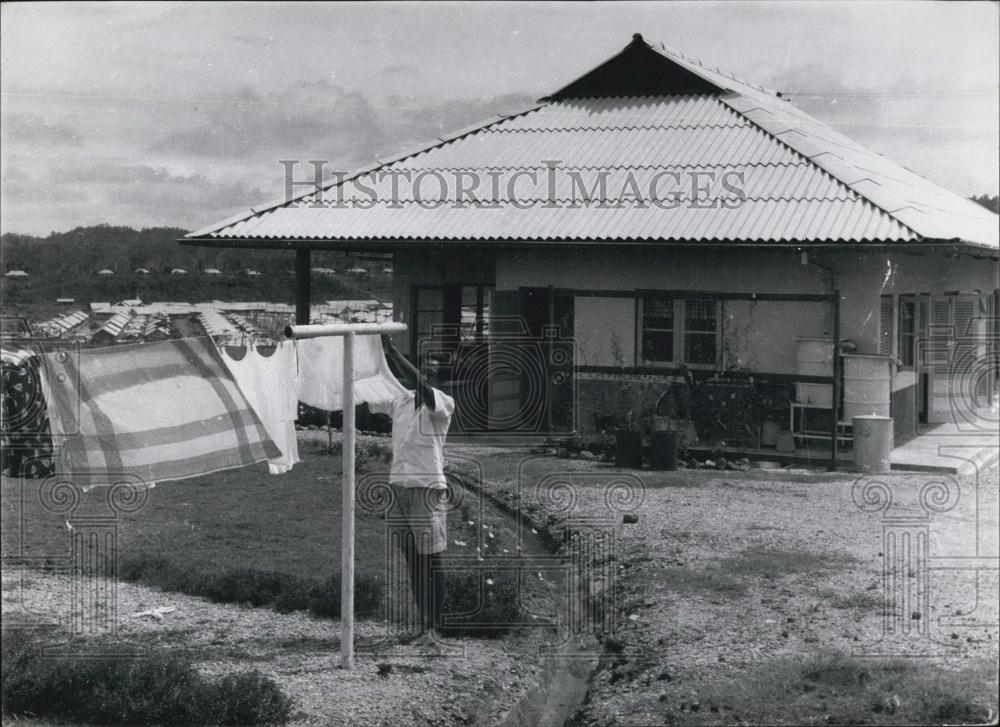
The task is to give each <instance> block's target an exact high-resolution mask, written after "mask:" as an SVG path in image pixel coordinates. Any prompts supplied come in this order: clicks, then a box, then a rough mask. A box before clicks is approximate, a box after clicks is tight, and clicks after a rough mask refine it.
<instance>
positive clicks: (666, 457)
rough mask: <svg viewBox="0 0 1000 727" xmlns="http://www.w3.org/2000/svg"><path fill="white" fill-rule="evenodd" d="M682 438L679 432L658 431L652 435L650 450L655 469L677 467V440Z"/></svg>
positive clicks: (651, 462)
mask: <svg viewBox="0 0 1000 727" xmlns="http://www.w3.org/2000/svg"><path fill="white" fill-rule="evenodd" d="M679 439H680V436H679V433H678V432H671V431H666V430H663V431H657V432H653V436H652V442H651V443H652V450H653V451H652V452H650V458H649V459H650V464H651V465H652V466H653V469H654V470H669V471H671V472H672V471H673V470H675V469H677V442H678V440H679Z"/></svg>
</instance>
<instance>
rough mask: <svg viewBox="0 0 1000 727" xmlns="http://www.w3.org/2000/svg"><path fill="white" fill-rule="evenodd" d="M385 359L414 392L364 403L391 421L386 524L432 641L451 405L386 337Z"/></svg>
mask: <svg viewBox="0 0 1000 727" xmlns="http://www.w3.org/2000/svg"><path fill="white" fill-rule="evenodd" d="M384 344H385V350H386V355H387V356H389V357H390V358H391V359H392V361H393V362H394V363H395V365H396V368H397V369H399V370H400V371H401V372H403V373H405V374H408V376H407V378H409V379H411V380H412V382H413V385H414V389H413V390H409V389H406V388H403V390H402V391H401V392H400V393H398V394H396V395H395V396H392V397H390V398H386V399H384V400H381V401H372V402H369V403H370V405H371V409H372V411H373V412H374V413H381V414H388V415H389V416H390V417H392V465H391V467H390V470H389V484H390V486H391V487H392V490H393V504H392V507H391V508H390V510H389V512H388V515H387V521H388V523H389V526H390V528H393V529H394V530H395V531H396V533H395V534H396V536H397V537H398V538H399V541H400V543H401V544H402V546H403V555H404V557H405V559H406V563H407V567H408V570H409V576H410V588H411V590H412V592H413V598H414V600H415V601H416V602H417V607H418V610H419V615H420V623H419V627H420V628H419V630H420V635H423V634H426V635H428V636H429V637H430V638H432V639H433V638H436V637H437V636H438V635H440V633H441V630H442V629H441V625H442V624H441V615H442V610H443V605H444V599H445V593H446V584H445V581H444V573H445V572H444V569H443V568H442V567H441V558H442V556H443V554H444V551H445V550H446V549H447V547H448V532H447V502H448V484H447V482H446V480H445V476H444V444H445V438H446V437H447V434H448V427H449V426H450V424H451V417H452V414H453V413H454V410H455V402H454V401H453V400H452V398H451V397H450V396H448V395H447V394H445V393H444V392H442V391H440V390H438V389H434V388H432V387H430V386H429V385H428V384H427V383H426V382H425V381H424V379H423V377H422V376H421V374H420V373H419V372H418V371H417V370H416V369H415V368H414V367H413V365H412V364H410V362H409V361H407V360H406V359H405V358H404V357H403V356H402V354H400V353H399V352H398V351H397V350H396V348H395V347H394V346H393V345H392V342H391V341H390V340H389V339H388V337H385V340H384Z"/></svg>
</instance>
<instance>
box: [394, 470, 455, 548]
mask: <svg viewBox="0 0 1000 727" xmlns="http://www.w3.org/2000/svg"><path fill="white" fill-rule="evenodd" d="M392 493H393V496H394V497H393V500H392V507H390V508H389V512H388V514H387V515H386V521H387V523H388V525H389V530H390V533H393V534H395V533H398V534H399V535H400V536H401V538H400V544H401V545H402V544H403V543H405V542H406V537H405V536H406V535H407V534H409V533H412V534H413V542H414V544H415V545H416V549H417V552H418V553H422V554H424V555H430V554H433V553H440V552H441V551H442V550H445V549H446V548H447V547H448V512H447V507H446V504H447V502H448V490H447V489H446V488H444V487H437V488H428V487H400V486H399V485H393V486H392Z"/></svg>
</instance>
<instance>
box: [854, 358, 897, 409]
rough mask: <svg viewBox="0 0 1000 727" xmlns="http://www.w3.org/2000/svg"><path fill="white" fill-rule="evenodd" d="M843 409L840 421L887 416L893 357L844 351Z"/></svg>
mask: <svg viewBox="0 0 1000 727" xmlns="http://www.w3.org/2000/svg"><path fill="white" fill-rule="evenodd" d="M843 360H844V411H843V414H842V415H841V421H845V422H849V421H851V420H852V419H853V418H854V417H857V416H865V415H869V414H874V415H878V416H883V417H887V416H889V402H890V400H891V398H892V365H893V363H892V361H893V360H892V358H890V357H889V356H875V355H865V354H845V355H844V357H843Z"/></svg>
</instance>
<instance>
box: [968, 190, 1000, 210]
mask: <svg viewBox="0 0 1000 727" xmlns="http://www.w3.org/2000/svg"><path fill="white" fill-rule="evenodd" d="M969 199H971V200H972V201H973V202H975V203H976V204H981V205H982V206H983V207H985V208H986V209H988V210H989V211H990V212H996V213H997V214H998V215H1000V196H998V195H995V194H994V195H993V196H992V197H991V196H990V195H988V194H980V195H976V196H975V197H969Z"/></svg>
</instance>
